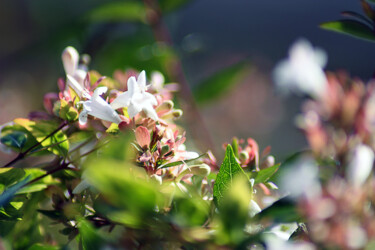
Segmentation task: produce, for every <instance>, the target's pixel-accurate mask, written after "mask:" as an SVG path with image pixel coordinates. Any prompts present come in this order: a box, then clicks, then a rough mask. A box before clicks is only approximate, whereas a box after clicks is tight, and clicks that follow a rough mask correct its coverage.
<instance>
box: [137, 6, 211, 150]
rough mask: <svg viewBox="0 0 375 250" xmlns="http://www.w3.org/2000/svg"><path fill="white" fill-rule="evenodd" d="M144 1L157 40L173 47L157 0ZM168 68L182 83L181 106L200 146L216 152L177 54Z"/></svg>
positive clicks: (179, 93)
mask: <svg viewBox="0 0 375 250" xmlns="http://www.w3.org/2000/svg"><path fill="white" fill-rule="evenodd" d="M143 2H144V5H145V6H146V8H147V10H146V13H147V21H148V23H149V25H150V26H151V29H152V31H153V33H154V37H155V40H156V41H157V42H162V43H163V44H166V45H168V46H169V47H172V46H173V42H172V39H171V36H170V33H169V31H168V29H167V28H166V26H165V25H164V23H163V21H162V13H161V10H160V7H159V5H158V2H157V0H143ZM166 70H167V73H168V75H169V76H170V78H171V79H172V80H173V81H176V82H179V83H180V86H181V91H179V92H178V96H179V97H180V100H181V106H182V108H183V109H184V112H185V113H186V114H187V115H186V122H187V123H188V126H189V127H191V128H192V129H191V132H192V135H193V137H194V139H195V141H196V142H198V147H199V148H200V149H201V150H202V151H204V152H205V151H207V149H211V151H213V152H214V151H215V147H214V144H213V143H212V140H211V136H210V131H209V130H208V129H207V127H206V125H205V124H204V121H203V119H202V116H201V115H200V113H199V110H198V108H197V105H196V104H195V101H194V97H193V94H192V92H191V89H190V87H189V84H188V82H187V80H186V77H185V74H184V72H183V68H182V63H181V61H180V60H179V59H178V58H177V56H174V57H173V58H172V60H171V62H169V64H168V65H166Z"/></svg>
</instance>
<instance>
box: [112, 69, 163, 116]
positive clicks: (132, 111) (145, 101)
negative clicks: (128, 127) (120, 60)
mask: <svg viewBox="0 0 375 250" xmlns="http://www.w3.org/2000/svg"><path fill="white" fill-rule="evenodd" d="M147 88H148V86H146V73H145V71H142V72H141V73H140V74H139V76H138V80H136V79H135V77H133V76H132V77H130V78H129V80H128V91H126V92H124V93H121V94H120V95H118V96H117V98H116V99H115V100H113V102H112V103H111V107H112V108H113V109H118V108H123V107H128V114H129V117H130V118H133V117H134V116H135V115H136V114H138V113H139V112H141V111H143V112H144V113H145V114H146V115H147V116H148V117H150V118H151V119H153V120H155V121H156V120H158V115H157V114H156V112H155V110H154V107H153V106H155V105H157V104H158V103H157V101H156V98H155V96H154V95H152V94H150V93H148V92H146V90H147Z"/></svg>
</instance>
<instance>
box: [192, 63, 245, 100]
mask: <svg viewBox="0 0 375 250" xmlns="http://www.w3.org/2000/svg"><path fill="white" fill-rule="evenodd" d="M249 69H250V66H249V64H248V63H238V64H235V65H233V66H230V67H228V68H226V69H224V70H221V71H219V73H217V74H215V75H213V76H211V77H210V78H208V79H206V80H205V81H203V82H202V83H200V84H198V85H197V87H196V88H194V89H193V94H194V97H195V100H196V101H197V102H198V103H206V102H209V101H212V100H213V99H215V98H218V97H220V96H222V95H224V94H225V93H228V91H229V90H230V89H231V88H233V87H234V86H235V84H237V83H239V82H240V81H241V79H243V78H244V76H245V75H246V74H248V72H249Z"/></svg>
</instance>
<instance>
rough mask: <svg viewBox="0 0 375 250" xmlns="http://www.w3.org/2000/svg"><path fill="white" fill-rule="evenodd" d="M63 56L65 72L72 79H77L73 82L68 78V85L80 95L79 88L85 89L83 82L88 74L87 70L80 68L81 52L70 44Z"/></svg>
mask: <svg viewBox="0 0 375 250" xmlns="http://www.w3.org/2000/svg"><path fill="white" fill-rule="evenodd" d="M61 58H62V61H63V65H64V70H65V74H66V75H67V76H70V77H71V78H72V79H75V82H72V81H71V80H69V78H68V85H69V86H70V87H71V88H73V90H74V91H75V92H76V93H77V94H78V95H79V93H78V92H79V89H80V88H81V89H83V82H84V80H85V77H86V75H87V72H86V70H84V69H82V68H80V66H79V54H78V52H77V50H76V49H75V48H73V47H71V46H69V47H66V48H65V50H64V51H63V53H62V55H61ZM77 84H78V85H77ZM77 91H78V92H77Z"/></svg>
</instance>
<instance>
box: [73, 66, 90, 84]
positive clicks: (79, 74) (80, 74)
mask: <svg viewBox="0 0 375 250" xmlns="http://www.w3.org/2000/svg"><path fill="white" fill-rule="evenodd" d="M73 76H74V78H75V79H76V80H77V82H78V83H79V84H80V85H81V86H83V82H84V81H85V78H86V76H87V72H86V71H85V70H82V69H77V70H76V71H75V72H74V75H73Z"/></svg>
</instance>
